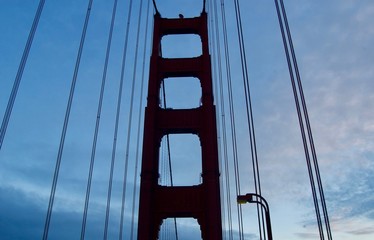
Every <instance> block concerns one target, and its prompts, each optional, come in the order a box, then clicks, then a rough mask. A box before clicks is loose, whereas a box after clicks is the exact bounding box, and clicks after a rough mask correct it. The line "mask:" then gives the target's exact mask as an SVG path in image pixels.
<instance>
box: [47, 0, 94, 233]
mask: <svg viewBox="0 0 374 240" xmlns="http://www.w3.org/2000/svg"><path fill="white" fill-rule="evenodd" d="M92 3H93V0H89V2H88V7H87V12H86V18H85V21H84V26H83V31H82V36H81V40H80V45H79V50H78V56H77V60H76V63H75V69H74V74H73V79H72V83H71V87H70V94H69V99H68V104H67V108H66V113H65V119H64V125H63V129H62V134H61V139H60V146H59V149H58V155H57V161H56V166H55V172H54V175H53V181H52V188H51V193H50V196H49V204H48V210H47V216H46V220H45V225H44V233H43V240H47V238H48V232H49V224H50V222H51V215H52V208H53V203H54V199H55V193H56V186H57V180H58V175H59V172H60V165H61V159H62V153H63V149H64V144H65V137H66V132H67V127H68V123H69V116H70V111H71V105H72V102H73V97H74V90H75V85H76V82H77V77H78V71H79V66H80V61H81V58H82V52H83V47H84V42H85V39H86V32H87V28H88V23H89V19H90V13H91V8H92Z"/></svg>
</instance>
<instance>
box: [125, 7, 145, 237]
mask: <svg viewBox="0 0 374 240" xmlns="http://www.w3.org/2000/svg"><path fill="white" fill-rule="evenodd" d="M149 9H150V7H149V1H148V4H147V10H146V13H147V17H146V23H145V33H144V34H145V37H144V39H145V40H144V46H143V66H142V76H141V84H140V96H139V109H138V112H139V114H138V129H137V134H136V154H135V169H134V187H133V194H132V214H131V232H130V239H131V240H132V239H134V224H135V219H134V217H135V198H136V190H137V188H138V186H137V181H138V165H139V146H140V129H141V119H142V112H143V111H142V107H143V91H144V90H143V88H144V78H145V62H146V50H147V43H148V23H149Z"/></svg>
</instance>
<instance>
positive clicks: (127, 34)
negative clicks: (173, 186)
mask: <svg viewBox="0 0 374 240" xmlns="http://www.w3.org/2000/svg"><path fill="white" fill-rule="evenodd" d="M132 2H133V1H132V0H130V1H129V11H128V15H127V16H128V18H127V25H126V31H125V32H126V33H125V43H124V48H123V54H122V63H121V76H120V84H119V88H118V96H117V110H116V120H115V126H114V136H113V144H112V157H111V162H110V173H109V182H108V195H107V203H106V212H105V224H104V239H105V240H106V239H107V236H108V223H109V213H110V203H111V198H112V186H113V172H114V164H115V159H116V152H117V136H118V126H119V118H120V113H121V105H122V92H123V83H124V75H125V66H126V55H127V46H128V40H129V29H130V22H131V13H132Z"/></svg>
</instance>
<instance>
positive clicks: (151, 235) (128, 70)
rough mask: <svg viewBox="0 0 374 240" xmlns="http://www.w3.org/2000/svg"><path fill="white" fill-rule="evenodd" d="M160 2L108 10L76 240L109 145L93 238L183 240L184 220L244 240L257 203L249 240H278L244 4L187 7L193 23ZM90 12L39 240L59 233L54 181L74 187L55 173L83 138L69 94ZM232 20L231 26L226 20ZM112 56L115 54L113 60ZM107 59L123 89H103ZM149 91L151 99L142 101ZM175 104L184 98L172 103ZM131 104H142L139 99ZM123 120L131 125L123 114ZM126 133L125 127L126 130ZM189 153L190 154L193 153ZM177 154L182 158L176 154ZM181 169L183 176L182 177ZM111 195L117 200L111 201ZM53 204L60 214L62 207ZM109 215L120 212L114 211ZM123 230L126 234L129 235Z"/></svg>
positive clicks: (308, 134)
mask: <svg viewBox="0 0 374 240" xmlns="http://www.w3.org/2000/svg"><path fill="white" fill-rule="evenodd" d="M46 2H47V3H46ZM161 2H162V1H160V2H158V1H155V0H153V1H143V0H140V1H137V2H133V1H132V0H130V1H128V2H126V1H125V2H124V3H121V2H120V1H118V0H114V1H112V3H111V4H113V5H112V10H111V11H110V12H111V14H108V17H110V21H109V23H110V24H109V28H108V29H109V30H108V31H107V36H106V39H107V41H106V46H105V48H104V49H105V51H104V52H105V54H104V55H105V56H104V60H103V61H102V67H101V68H102V72H101V74H100V78H99V79H98V82H99V83H100V84H99V85H100V87H99V88H98V89H96V93H97V94H98V99H97V100H95V101H94V102H95V104H92V105H94V106H96V114H94V115H95V117H94V121H92V122H94V124H93V126H94V127H93V131H92V133H91V134H90V135H91V136H92V138H91V137H90V138H91V141H92V142H91V150H90V154H86V156H87V157H88V158H87V159H88V160H89V161H88V165H86V166H87V167H88V172H87V170H86V169H83V170H82V169H79V170H78V171H79V172H81V174H82V175H86V174H87V176H85V178H86V181H85V193H84V197H83V198H82V203H83V205H82V211H81V214H82V217H81V223H80V231H79V234H80V235H79V236H77V237H80V238H81V239H84V238H90V237H87V236H88V234H89V229H88V228H87V224H88V223H89V215H90V214H89V212H90V204H91V205H92V202H91V201H92V194H93V193H92V190H93V187H94V184H95V178H94V177H95V172H97V171H100V170H101V169H97V165H98V164H97V163H96V162H97V161H99V159H98V158H101V157H98V156H97V155H98V154H100V152H99V151H98V146H99V145H100V144H106V145H107V149H111V150H110V151H107V153H106V156H107V158H108V159H106V164H107V166H108V167H107V168H106V169H105V170H109V173H108V174H107V175H106V176H107V180H106V182H107V187H106V188H105V190H102V191H101V193H105V194H104V195H102V196H101V201H102V204H103V205H104V206H105V209H101V211H102V215H103V216H104V221H103V231H102V236H100V237H103V238H104V239H108V238H109V239H112V238H119V239H134V238H137V239H183V237H181V236H180V233H181V227H180V226H179V224H178V222H179V221H181V220H183V219H190V220H191V222H193V223H195V225H196V226H198V227H197V229H198V232H199V233H198V235H199V236H198V237H201V238H202V239H248V238H247V236H246V235H245V233H246V232H247V230H246V229H247V227H246V223H245V216H243V208H246V207H247V206H242V205H241V204H243V203H247V202H248V203H253V206H255V207H256V210H257V211H256V213H255V214H253V215H254V216H251V217H252V218H255V219H257V220H256V222H257V224H256V225H257V230H256V233H255V234H256V236H258V238H259V239H269V240H271V239H273V236H272V235H273V234H272V228H271V215H270V208H271V205H270V206H269V204H268V202H267V201H266V195H265V194H263V190H262V186H261V179H262V178H263V177H264V176H262V175H261V177H260V166H261V162H260V156H258V153H257V146H256V134H255V132H256V131H255V122H254V112H253V108H252V97H251V88H250V81H249V73H248V69H249V67H248V56H247V50H246V47H247V46H246V44H247V39H246V38H245V36H244V33H243V28H244V26H246V24H245V23H244V22H243V21H242V15H243V14H245V11H246V10H245V9H244V8H242V7H241V4H242V3H241V2H240V1H239V0H233V1H231V2H230V4H231V5H230V6H231V10H232V14H228V15H226V13H227V12H229V11H228V9H227V8H226V7H227V5H229V3H226V2H225V1H224V0H221V1H205V0H204V1H203V0H202V1H199V5H198V6H196V3H194V4H195V6H193V7H194V8H197V9H198V14H197V15H195V16H188V15H186V14H182V13H179V12H176V13H175V17H164V16H163V11H162V9H161V8H160V6H161V5H162V3H161ZM196 2H197V1H196ZM45 4H46V5H47V6H48V1H43V0H40V2H39V5H38V8H37V10H36V13H35V17H34V20H33V23H32V27H31V30H30V33H29V36H28V39H27V42H26V46H25V48H24V51H23V55H22V58H21V60H20V64H19V67H18V72H17V74H16V77H15V80H14V84H13V88H12V89H11V92H10V94H9V99H8V103H7V106H6V109H5V113H4V117H3V120H2V125H1V133H0V151H4V148H5V147H6V144H3V143H6V141H7V134H6V133H7V128H8V124H9V123H10V121H11V116H12V111H13V107H14V104H15V102H16V99H17V96H18V94H19V93H18V89H19V88H20V86H22V78H23V73H24V71H25V68H26V67H27V64H28V58H29V54H30V51H31V50H32V48H33V44H34V38H35V36H37V34H38V25H39V21H40V19H41V18H43V11H44V8H45V6H44V5H45ZM120 4H122V5H120ZM168 4H170V3H168ZM118 6H121V7H122V8H123V9H125V10H126V13H123V12H121V11H123V9H120V8H119V7H118ZM124 6H125V7H124ZM274 7H275V12H276V16H277V19H278V23H279V29H280V36H281V37H282V43H283V47H284V52H285V58H286V61H287V65H288V70H289V76H290V80H291V87H292V93H293V97H294V101H295V106H296V112H297V117H298V123H299V127H300V132H301V136H302V146H303V149H304V153H305V159H306V165H307V173H308V176H309V179H310V187H311V191H312V200H311V201H312V202H313V205H314V209H315V216H316V223H317V224H316V225H317V228H316V231H317V232H318V235H319V237H320V239H332V233H331V230H330V223H329V218H328V212H327V206H326V202H325V197H324V193H323V187H322V180H321V176H320V172H319V167H318V160H317V154H316V149H315V147H314V142H313V136H312V130H311V127H310V121H309V117H308V112H307V107H306V100H305V97H304V93H303V88H302V82H301V76H300V72H299V69H298V65H297V59H296V53H295V49H294V46H293V42H292V36H291V31H290V27H289V23H288V19H287V14H286V8H285V5H284V2H283V1H282V0H275V1H274ZM182 8H183V6H182ZM94 9H95V4H94V1H93V0H89V1H88V5H87V6H86V8H85V17H84V21H83V24H82V29H81V36H80V40H79V44H78V45H79V47H78V48H77V52H76V58H75V64H74V67H73V69H71V72H72V78H71V85H70V91H69V93H68V98H67V102H66V111H65V114H64V118H63V119H64V120H63V124H62V126H61V127H60V128H59V129H60V131H61V135H60V140H59V145H58V146H56V151H57V156H56V161H55V168H54V172H53V177H52V181H51V190H50V193H49V196H48V199H49V201H48V208H47V209H46V214H45V215H46V217H45V224H44V229H43V234H42V238H43V239H48V238H53V237H51V236H50V231H53V229H54V228H59V226H56V225H54V224H53V218H54V215H55V211H56V210H55V209H56V206H55V204H56V200H57V198H58V188H59V182H60V181H61V180H60V178H61V177H63V178H68V177H69V172H65V173H63V172H61V167H62V166H63V165H64V161H66V160H65V158H64V154H66V153H65V151H66V139H67V137H69V134H72V133H71V131H75V134H73V135H75V138H76V139H78V138H79V134H80V133H79V130H80V129H75V130H72V129H71V125H72V124H73V123H71V122H72V121H74V118H73V116H72V115H71V113H72V110H74V109H73V108H74V106H75V104H76V103H75V102H76V101H77V100H76V99H77V98H78V97H77V96H76V94H77V93H76V92H77V89H76V87H77V86H79V85H77V84H79V80H80V71H81V65H82V64H84V63H83V62H82V59H84V57H83V56H84V54H88V53H87V52H85V51H87V50H86V44H87V41H90V39H88V38H87V36H88V34H89V30H90V27H91V28H95V26H92V23H91V22H90V21H91V19H90V17H91V14H92V11H93V10H94ZM119 14H122V15H123V16H126V17H127V18H126V19H122V20H125V24H124V26H125V27H124V29H122V30H123V32H124V33H123V39H122V43H121V44H119V45H120V46H121V48H122V53H121V54H118V52H117V54H114V53H113V52H114V51H113V44H114V41H119V40H118V39H115V38H114V37H115V36H116V31H118V32H119V30H117V29H116V24H117V25H119V24H118V23H117V22H116V20H117V19H118V18H119V17H118V15H119ZM229 16H230V17H232V19H228V17H229ZM228 23H231V25H228ZM232 23H234V24H232ZM130 28H132V29H130ZM230 32H235V33H236V34H235V39H236V41H237V42H236V43H235V44H233V46H231V45H230V42H231V37H232V36H231V35H230ZM178 41H179V45H178ZM190 42H192V45H193V46H192V48H191V44H190ZM76 43H78V42H76ZM183 48H187V49H183ZM233 48H236V50H235V51H236V52H237V53H238V55H237V56H236V57H237V58H235V59H234V58H232V57H231V56H232V55H233V54H232V52H233V51H234V50H233ZM118 49H119V48H116V50H117V51H118ZM183 50H184V51H183ZM91 51H92V49H91ZM178 51H181V52H182V54H179V53H178ZM149 52H150V55H149ZM175 53H177V54H175ZM191 53H192V56H191V55H190V54H191ZM184 54H187V55H186V56H185V55H184ZM113 55H116V57H117V65H118V67H117V68H116V69H115V70H116V71H117V79H119V81H118V82H117V83H116V85H115V86H110V84H109V83H108V80H109V79H110V78H111V79H113V76H110V74H112V73H111V72H110V70H112V71H113V67H112V69H111V65H110V63H111V61H112V62H114V60H113ZM233 62H235V64H236V63H238V65H239V68H238V69H240V73H236V72H235V73H234V72H233V69H234V67H233V66H232V65H233ZM235 69H236V68H235ZM112 75H113V74H112ZM147 76H148V77H147ZM147 78H148V79H147ZM147 80H148V81H147ZM239 80H240V81H241V82H242V86H241V88H240V90H241V91H242V93H241V94H242V95H243V99H242V101H243V102H244V105H243V106H244V107H243V108H242V109H240V110H238V109H237V108H236V107H235V100H236V95H237V94H238V93H237V90H235V89H233V86H236V82H239ZM234 81H235V82H234ZM90 84H93V83H90ZM108 85H109V87H110V88H111V89H110V90H108ZM146 86H148V92H147V94H144V92H145V89H146ZM193 86H195V89H197V91H196V92H197V94H195V95H196V96H193V95H194V93H192V92H191V91H190V87H193ZM87 89H89V88H87ZM125 94H127V95H125ZM108 95H111V96H108ZM179 95H181V96H182V97H181V98H179V97H180V96H179ZM145 96H146V99H145ZM136 97H138V99H135V98H136ZM190 97H191V98H197V99H195V100H194V104H193V105H192V106H191V104H187V106H186V105H183V104H184V101H185V99H183V98H190ZM106 98H112V100H111V104H108V103H107V102H105V101H106ZM176 99H178V100H176ZM108 105H111V108H112V110H111V111H112V112H110V113H109V114H108V115H110V116H111V118H110V119H109V118H108V117H107V116H106V115H105V114H106V113H108V111H106V109H105V107H108ZM124 105H126V109H125V107H124ZM136 108H137V109H136ZM124 109H125V110H126V114H123V112H122V111H124ZM144 109H145V110H144ZM80 111H84V109H80ZM134 114H137V116H134ZM238 115H243V116H244V119H245V123H244V125H245V126H244V127H242V126H241V125H240V124H238V123H237V122H238V119H237V116H238ZM75 118H76V117H75ZM143 121H144V125H143ZM125 122H126V123H127V126H126V127H124V125H125V124H124V123H125ZM108 124H110V125H111V126H112V127H111V128H110V129H109V130H110V132H111V134H108V133H106V134H104V136H105V137H104V138H101V139H100V136H101V135H100V134H103V133H102V131H103V130H102V129H103V128H104V125H108ZM81 127H82V126H81ZM244 129H245V130H244ZM109 130H107V131H108V132H109ZM119 130H122V131H124V132H126V137H124V138H123V137H121V136H119V135H118V134H119ZM243 131H247V133H246V138H247V141H246V142H247V146H246V151H247V161H246V162H244V161H242V160H241V159H240V158H241V156H239V154H238V147H239V146H243V144H241V143H238V141H239V140H238V139H239V137H238V133H239V134H241V132H243ZM122 133H123V132H122ZM142 133H143V136H142ZM120 134H121V133H120ZM103 139H105V140H103ZM191 139H192V140H191ZM119 140H120V141H119ZM178 141H179V144H180V145H179V146H178V147H176V149H175V150H177V149H178V151H175V150H174V149H173V146H176V144H175V142H178ZM104 142H105V143H104ZM109 143H111V144H109ZM196 143H197V144H196ZM118 144H122V146H119V145H118ZM193 144H195V145H197V147H196V148H192V147H191V145H193ZM3 145H4V146H5V147H4V148H3ZM131 145H133V146H131ZM141 146H142V150H141ZM183 148H185V149H187V150H184V151H183ZM40 151H43V150H42V149H41V150H40ZM174 151H175V152H183V154H184V155H186V156H180V155H181V154H180V153H174ZM183 154H182V155H183ZM118 155H121V158H122V161H123V163H122V165H121V168H120V169H119V168H118V167H116V166H117V165H118V163H117V162H116V161H119V159H118V158H119V157H118ZM193 158H197V160H196V159H193ZM79 161H87V160H84V159H80V160H79ZM73 164H74V163H73ZM116 164H117V165H116ZM77 165H79V164H77ZM176 166H182V167H179V168H180V169H179V170H177V167H176ZM73 168H74V166H73ZM243 168H251V173H250V174H249V175H251V176H248V175H246V176H243V175H241V172H242V169H243ZM194 170H196V171H195V172H194ZM62 174H65V176H62ZM190 174H192V175H193V174H195V176H194V177H195V179H197V181H192V182H191V183H187V184H186V183H185V179H188V178H189V177H190V176H189V175H190ZM119 176H122V177H119ZM130 177H132V179H130ZM121 178H122V179H121ZM248 178H251V179H248ZM244 179H246V180H244ZM280 181H281V180H280ZM118 182H119V183H118ZM244 182H250V183H251V184H252V185H253V186H251V187H250V188H248V187H243V185H245V183H244ZM243 188H244V189H246V190H247V189H253V192H243V190H242V189H243ZM114 190H116V191H117V196H115V193H114V192H113V191H114ZM119 192H120V194H118V193H119ZM113 197H116V198H115V199H113ZM59 204H60V205H61V204H62V205H63V203H59ZM113 204H115V205H116V206H115V207H114V206H113ZM91 208H92V206H91ZM91 211H93V210H92V209H91ZM116 211H117V212H116ZM114 215H115V216H116V219H117V220H119V224H116V226H117V229H116V232H117V233H118V236H116V237H114V236H111V235H110V230H111V229H112V230H113V226H111V224H112V223H113V221H111V217H112V218H113V216H114ZM129 216H130V217H129ZM243 219H244V220H243ZM125 222H127V224H128V226H129V227H126V228H125V227H124V225H125ZM51 223H52V225H51ZM178 226H179V227H178ZM96 237H98V236H96ZM274 238H276V236H274Z"/></svg>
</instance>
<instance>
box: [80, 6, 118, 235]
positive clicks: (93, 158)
mask: <svg viewBox="0 0 374 240" xmlns="http://www.w3.org/2000/svg"><path fill="white" fill-rule="evenodd" d="M117 2H118V0H114V2H113V10H112V19H111V23H110V30H109V36H108V42H107V47H106V54H105V62H104V69H103V76H102V79H101V89H100V97H99V104H98V107H97V115H96V124H95V132H94V137H93V142H92V150H91V160H90V167H89V173H88V181H87V189H86V198H85V203H84V211H83V220H82V228H81V240H83V239H84V236H85V233H86V222H87V213H88V204H89V201H90V193H91V184H92V174H93V168H94V164H95V156H96V145H97V137H98V135H99V128H100V119H101V109H102V105H103V99H104V91H105V83H106V76H107V70H108V63H109V56H110V49H111V45H112V36H113V27H114V22H115V18H116V10H117Z"/></svg>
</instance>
